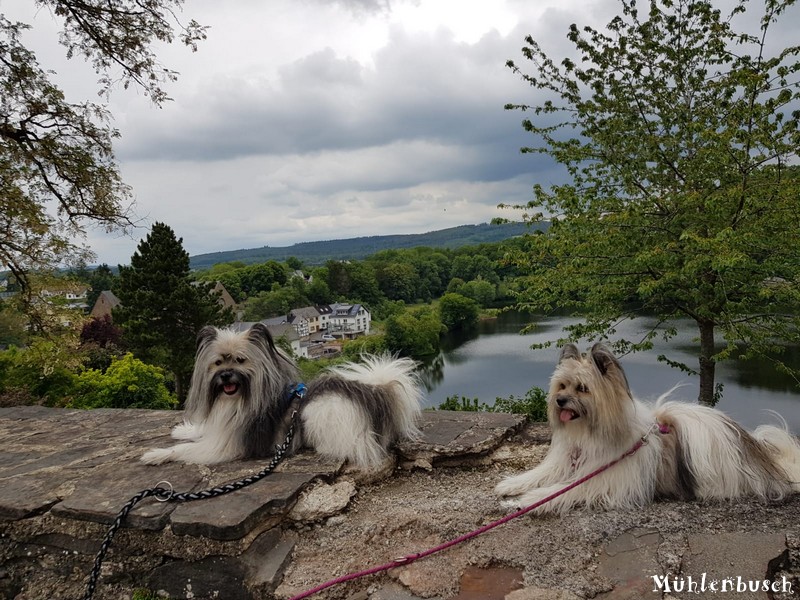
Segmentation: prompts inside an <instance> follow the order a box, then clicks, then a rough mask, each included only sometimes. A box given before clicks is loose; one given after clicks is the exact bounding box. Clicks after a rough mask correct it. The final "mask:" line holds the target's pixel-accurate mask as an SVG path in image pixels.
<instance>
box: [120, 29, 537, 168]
mask: <svg viewBox="0 0 800 600" xmlns="http://www.w3.org/2000/svg"><path fill="white" fill-rule="evenodd" d="M522 31H523V29H519V30H516V31H515V32H514V33H513V34H511V35H509V36H508V37H506V38H503V37H501V36H500V35H499V34H497V33H490V34H488V35H486V36H484V37H483V39H481V40H480V41H479V42H478V43H477V44H474V45H468V44H464V43H458V42H456V41H454V40H453V38H452V36H451V35H449V34H447V33H445V32H440V33H437V34H434V35H424V34H408V33H405V32H403V31H400V30H395V31H393V32H392V35H391V39H390V41H389V43H388V44H387V46H386V47H385V48H383V49H381V50H380V51H379V52H378V53H377V54H376V55H375V57H374V66H364V65H361V64H360V63H358V62H357V61H355V60H352V59H348V58H342V57H339V56H337V55H336V54H335V53H334V52H333V50H331V49H324V50H321V51H318V52H314V53H312V54H309V55H308V56H306V57H304V58H303V59H301V60H298V61H296V62H294V63H292V64H289V65H285V66H284V67H282V68H281V69H280V70H279V77H278V80H277V81H275V82H269V81H267V80H266V79H265V78H262V79H258V78H253V79H250V80H249V81H245V80H243V79H238V80H237V79H233V78H229V79H226V80H217V81H215V82H213V83H209V84H207V85H206V86H204V88H203V89H202V90H201V91H200V92H199V93H198V96H197V97H196V98H194V99H188V100H185V105H186V106H196V107H198V108H197V109H196V110H186V106H184V105H183V104H184V101H183V100H182V99H181V100H179V101H176V103H175V105H173V106H168V107H167V108H166V109H165V110H163V111H161V113H159V114H158V115H157V117H159V119H158V120H159V123H158V127H157V128H154V129H152V130H150V132H149V133H148V134H147V137H144V136H137V135H136V134H129V135H128V137H127V139H126V140H124V141H123V145H121V146H120V153H121V156H123V157H124V158H126V159H145V158H146V159H148V160H152V159H167V160H225V159H235V158H239V157H243V156H248V155H285V154H309V153H315V152H323V151H332V150H333V151H335V150H354V149H360V148H370V147H380V146H385V145H389V144H393V143H397V142H411V141H426V142H430V143H436V144H443V145H448V146H460V147H464V148H472V149H478V151H479V152H481V153H482V154H483V155H484V156H483V157H482V162H483V164H484V165H485V166H484V167H483V168H481V169H480V172H481V176H482V177H485V178H487V179H496V178H499V177H507V176H509V175H514V174H516V173H519V172H520V169H529V168H530V166H531V160H530V157H527V160H526V161H522V160H520V159H519V156H518V150H519V147H520V146H522V145H525V144H528V143H529V142H530V141H529V140H528V139H527V137H526V134H525V133H524V132H523V131H522V128H521V125H520V122H521V120H522V115H521V114H520V113H513V112H511V113H510V112H508V111H505V110H504V108H503V106H504V104H505V103H507V102H509V101H515V100H517V99H518V98H519V97H520V96H524V95H525V94H526V93H528V90H526V85H525V83H524V82H522V81H520V80H519V78H518V76H516V75H515V74H513V73H512V72H511V71H510V70H509V69H507V68H506V67H505V61H506V60H507V59H508V58H509V54H511V53H516V52H517V51H518V48H519V47H521V45H522V43H521V42H522V40H523V36H524V34H523V33H522ZM512 40H513V41H512ZM154 132H155V134H154ZM464 163H465V164H464V167H465V168H466V169H468V170H469V172H470V173H472V174H473V175H474V173H475V166H476V165H475V162H474V161H472V160H469V161H464ZM490 166H495V167H497V168H499V169H500V170H499V171H497V172H489V171H490ZM451 175H457V173H454V174H451Z"/></svg>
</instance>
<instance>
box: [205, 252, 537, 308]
mask: <svg viewBox="0 0 800 600" xmlns="http://www.w3.org/2000/svg"><path fill="white" fill-rule="evenodd" d="M523 243H524V242H523V239H512V240H506V241H504V242H499V243H493V244H481V245H478V246H471V247H465V248H459V249H455V250H451V249H445V248H439V249H434V248H412V249H407V250H384V251H381V252H377V253H375V254H373V255H371V256H369V257H367V258H365V259H364V260H349V261H339V260H329V261H327V262H326V263H325V265H323V266H317V267H305V266H304V265H303V263H302V262H301V261H300V260H299V259H297V258H296V257H291V258H289V259H288V260H287V261H286V262H284V263H280V262H277V261H267V262H264V263H260V264H254V265H245V264H242V263H240V262H230V263H221V264H218V265H214V266H213V267H211V268H210V269H207V270H204V271H199V272H197V273H196V274H195V276H196V277H197V279H198V280H201V281H206V282H215V281H219V282H221V283H222V284H223V285H224V286H225V288H226V289H227V290H228V292H229V293H230V294H231V295H232V296H233V298H234V300H236V301H237V302H238V303H240V304H241V306H242V308H243V310H244V319H245V320H248V321H257V320H261V319H265V318H269V317H275V316H279V315H285V314H286V313H287V312H289V311H290V310H291V309H293V308H298V307H301V306H310V305H318V304H330V303H333V302H357V303H361V304H365V305H366V306H368V307H369V309H370V310H371V311H372V314H373V317H375V318H377V319H382V318H385V317H386V316H388V315H390V314H392V313H393V312H396V310H397V304H396V303H397V302H401V303H402V304H403V305H412V304H419V303H422V304H428V303H430V302H432V301H433V300H436V299H438V298H441V297H442V296H443V295H444V294H446V293H456V294H460V295H461V296H464V297H466V298H470V299H472V300H474V301H475V302H476V303H477V304H478V305H479V306H480V307H482V308H488V307H493V306H501V305H505V304H507V303H509V302H510V301H512V300H513V293H514V282H515V280H516V278H517V277H518V275H519V273H518V271H517V270H516V267H514V266H512V265H511V264H510V263H509V261H508V260H507V255H508V254H509V252H510V251H512V250H513V249H515V248H517V247H519V246H520V245H521V244H523Z"/></svg>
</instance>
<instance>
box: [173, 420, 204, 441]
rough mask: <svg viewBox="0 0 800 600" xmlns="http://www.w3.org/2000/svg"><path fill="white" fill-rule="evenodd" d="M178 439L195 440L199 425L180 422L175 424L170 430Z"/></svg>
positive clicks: (174, 437)
mask: <svg viewBox="0 0 800 600" xmlns="http://www.w3.org/2000/svg"><path fill="white" fill-rule="evenodd" d="M170 435H171V436H172V437H173V439H176V440H195V439H197V437H198V431H197V427H196V426H195V425H193V424H191V423H180V424H178V425H175V427H173V428H172V431H171V432H170Z"/></svg>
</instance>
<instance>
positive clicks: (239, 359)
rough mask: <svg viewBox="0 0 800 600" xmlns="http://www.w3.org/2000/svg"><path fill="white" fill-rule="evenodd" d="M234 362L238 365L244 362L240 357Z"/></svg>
mask: <svg viewBox="0 0 800 600" xmlns="http://www.w3.org/2000/svg"><path fill="white" fill-rule="evenodd" d="M236 362H237V363H239V364H242V363H243V362H244V358H243V357H241V356H237V357H236Z"/></svg>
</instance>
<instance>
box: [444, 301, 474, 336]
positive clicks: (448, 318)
mask: <svg viewBox="0 0 800 600" xmlns="http://www.w3.org/2000/svg"><path fill="white" fill-rule="evenodd" d="M478 312H479V308H478V304H477V303H476V302H475V300H473V299H472V298H466V297H464V296H462V295H461V294H445V295H444V296H442V298H441V300H439V316H440V318H441V319H442V323H443V324H444V326H445V327H447V328H448V329H459V328H463V327H467V326H469V325H474V324H475V323H477V321H478Z"/></svg>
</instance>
